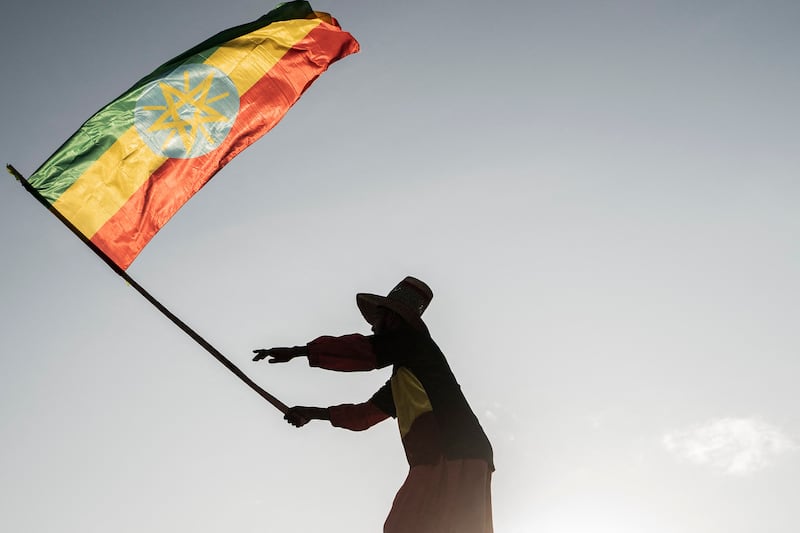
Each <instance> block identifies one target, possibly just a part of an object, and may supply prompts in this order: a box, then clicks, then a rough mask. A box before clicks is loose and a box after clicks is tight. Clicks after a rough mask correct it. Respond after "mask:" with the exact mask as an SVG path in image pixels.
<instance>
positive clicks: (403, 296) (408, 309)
mask: <svg viewBox="0 0 800 533" xmlns="http://www.w3.org/2000/svg"><path fill="white" fill-rule="evenodd" d="M432 299H433V291H432V290H431V288H430V287H428V286H427V285H426V284H425V283H424V282H423V281H420V280H418V279H417V278H414V277H411V276H407V277H406V278H405V279H404V280H403V281H401V282H400V283H398V284H397V285H396V286H395V288H394V289H392V291H391V292H390V293H389V294H388V295H386V296H378V295H377V294H367V293H358V294H356V305H358V309H359V310H360V311H361V314H362V315H364V319H365V320H366V321H367V322H369V323H370V324H375V320H376V319H377V318H378V314H379V313H378V308H379V307H385V308H386V309H390V310H392V311H394V312H395V313H397V314H398V315H400V316H401V317H402V318H403V320H405V321H406V322H407V323H408V324H410V325H411V326H414V327H415V328H417V329H423V330H425V329H427V328H426V327H425V323H424V322H423V321H422V318H421V317H422V313H424V312H425V309H426V308H427V307H428V304H429V303H431V300H432Z"/></svg>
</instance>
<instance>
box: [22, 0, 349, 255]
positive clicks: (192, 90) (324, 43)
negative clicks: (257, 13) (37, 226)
mask: <svg viewBox="0 0 800 533" xmlns="http://www.w3.org/2000/svg"><path fill="white" fill-rule="evenodd" d="M358 49H359V45H358V42H357V41H356V40H355V39H354V38H353V37H352V36H351V35H350V34H349V33H347V32H345V31H342V29H341V28H340V27H339V25H338V23H337V22H336V20H335V19H333V18H332V17H331V16H330V15H328V14H326V13H318V12H314V11H313V10H312V9H311V6H310V5H309V4H308V3H307V2H303V1H295V2H288V3H286V4H282V5H280V6H279V7H277V8H276V9H274V10H273V11H271V12H270V13H268V14H266V15H264V16H263V17H261V18H259V19H258V20H256V21H253V22H251V23H249V24H244V25H241V26H237V27H235V28H231V29H229V30H225V31H223V32H220V33H218V34H217V35H215V36H213V37H211V38H210V39H208V40H206V41H204V42H203V43H201V44H199V45H197V46H196V47H194V48H192V49H191V50H188V51H187V52H185V53H183V54H181V55H179V56H178V57H176V58H174V59H172V60H170V61H168V62H167V63H165V64H164V65H162V66H160V67H159V68H158V69H156V70H155V71H154V72H153V73H151V74H149V75H148V76H146V77H144V78H143V79H142V80H140V81H139V82H138V83H136V84H135V85H134V86H133V87H132V88H131V89H129V90H128V91H127V92H125V93H124V94H123V95H122V96H120V97H119V98H117V99H116V100H114V101H113V102H111V103H110V104H108V105H106V106H105V107H104V108H103V109H101V110H100V111H98V112H97V113H96V114H95V115H94V116H92V117H91V118H90V119H89V120H87V121H86V122H85V123H84V124H83V126H81V128H80V129H79V130H78V131H77V132H76V133H75V134H73V135H72V137H70V138H69V139H68V140H67V141H66V142H65V143H64V144H63V145H62V146H61V147H60V148H59V149H58V150H57V151H56V152H55V153H54V154H53V155H52V156H51V157H50V159H48V160H47V161H46V162H45V163H44V164H43V165H42V166H41V167H39V169H38V170H37V171H36V172H35V173H33V174H32V175H31V176H30V178H29V179H28V182H29V183H30V184H31V186H32V187H33V188H34V189H35V190H36V191H37V192H38V193H39V195H40V196H41V197H42V198H43V199H44V200H46V201H47V202H49V203H50V204H51V206H52V207H53V208H54V209H55V210H57V211H58V212H59V213H60V214H61V215H62V216H63V218H65V219H66V220H67V221H68V222H69V223H71V224H72V225H73V226H74V227H75V228H76V229H77V230H78V231H79V232H80V233H82V234H83V235H84V236H86V238H87V239H89V240H90V241H91V242H92V243H93V244H94V245H96V247H97V248H99V249H100V250H101V251H102V252H103V253H105V254H106V255H107V256H108V258H109V259H110V260H111V261H113V262H114V263H115V264H116V265H117V266H119V267H120V268H122V269H123V270H124V269H127V268H128V266H130V264H131V262H132V261H133V260H134V259H135V258H136V256H137V255H138V254H139V252H141V250H142V249H143V248H144V246H145V245H147V243H148V242H149V241H150V239H151V238H152V237H153V236H154V235H155V234H156V232H158V230H159V229H161V227H163V226H164V224H166V223H167V221H168V220H169V219H170V218H171V217H172V216H173V215H174V214H175V212H177V211H178V209H180V208H181V206H183V204H184V203H185V202H186V201H187V200H189V198H191V197H192V196H193V195H194V194H195V193H196V192H197V191H198V190H199V189H200V188H201V187H202V186H203V185H205V183H206V182H208V180H209V179H211V177H212V176H214V174H215V173H216V172H218V171H219V170H220V169H221V168H222V167H223V166H225V164H227V163H228V162H229V161H230V160H231V159H232V158H234V157H235V156H236V155H237V154H239V153H240V152H241V151H242V150H244V149H245V148H247V147H248V146H249V145H250V144H252V143H253V142H255V141H256V140H257V139H259V138H260V137H261V136H263V135H264V134H265V133H267V131H269V130H270V129H271V128H272V127H273V126H275V124H277V123H278V121H280V119H281V118H282V117H283V115H284V114H285V113H286V112H287V111H288V109H289V108H290V107H291V106H292V105H293V104H294V103H295V102H296V101H297V100H298V99H299V98H300V96H301V95H302V93H303V92H304V91H305V90H306V89H307V88H308V87H309V86H310V85H311V83H312V82H313V81H314V80H315V79H316V78H317V77H318V76H319V75H320V74H322V73H323V72H324V71H325V70H326V69H327V68H328V66H329V65H330V64H331V63H333V62H335V61H337V60H338V59H341V58H342V57H345V56H347V55H349V54H352V53H355V52H357V51H358Z"/></svg>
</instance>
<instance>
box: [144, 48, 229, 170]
mask: <svg viewBox="0 0 800 533" xmlns="http://www.w3.org/2000/svg"><path fill="white" fill-rule="evenodd" d="M238 112H239V93H238V91H237V90H236V86H235V85H234V84H233V82H232V81H231V79H230V78H229V77H228V76H227V75H225V73H224V72H222V71H221V70H219V69H218V68H215V67H212V66H210V65H205V64H202V63H196V64H189V65H181V66H180V67H178V68H177V69H175V70H174V71H172V72H171V73H169V74H167V75H166V76H164V77H162V78H159V79H158V80H156V81H154V82H152V83H151V84H150V85H149V86H148V87H147V88H146V89H145V90H144V92H143V93H142V95H141V96H140V97H139V99H138V100H137V101H136V108H135V109H134V123H135V124H136V129H137V130H138V132H139V135H140V136H141V138H142V139H143V140H144V142H145V143H147V145H148V146H149V147H150V148H151V149H152V150H153V151H154V152H155V153H157V154H160V155H162V156H164V157H171V158H177V159H190V158H192V157H197V156H201V155H203V154H207V153H208V152H210V151H212V150H214V149H215V148H216V147H217V146H219V145H220V144H221V143H222V141H224V140H225V137H227V136H228V133H229V132H230V131H231V126H233V123H234V121H235V120H236V114H237V113H238Z"/></svg>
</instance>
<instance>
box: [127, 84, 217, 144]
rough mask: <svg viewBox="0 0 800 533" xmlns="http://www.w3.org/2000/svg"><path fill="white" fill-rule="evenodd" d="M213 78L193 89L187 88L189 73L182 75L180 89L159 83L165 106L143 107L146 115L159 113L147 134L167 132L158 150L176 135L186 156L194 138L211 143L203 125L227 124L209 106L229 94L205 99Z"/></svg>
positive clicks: (188, 86)
mask: <svg viewBox="0 0 800 533" xmlns="http://www.w3.org/2000/svg"><path fill="white" fill-rule="evenodd" d="M213 79H214V76H213V74H209V75H208V76H206V77H205V78H203V79H202V80H201V81H200V82H199V83H198V84H197V85H196V86H195V87H191V83H190V81H189V71H188V70H186V71H184V73H183V89H180V88H177V87H174V86H172V85H169V84H167V83H164V82H160V83H159V88H160V89H161V93H162V95H163V96H164V102H166V105H163V106H162V105H151V106H143V107H142V109H143V110H146V111H163V113H162V114H161V116H159V117H158V118H157V119H156V120H155V121H154V122H153V124H152V125H151V126H150V127H149V128H148V129H149V130H150V131H153V132H155V131H160V130H167V131H168V135H167V138H166V140H165V141H164V143H163V146H162V148H163V149H166V148H167V146H168V145H169V143H170V141H172V139H173V138H174V137H175V136H176V135H179V136H180V139H181V141H182V143H183V146H184V149H185V150H186V153H190V152H191V151H192V148H193V147H194V145H195V143H196V142H197V137H198V135H203V137H205V138H206V140H207V141H208V142H209V143H213V139H212V137H211V134H210V133H209V131H208V129H207V128H206V126H205V125H206V124H208V123H211V122H227V121H228V117H226V116H225V115H223V114H222V113H220V112H219V111H217V110H216V109H214V108H213V107H211V104H213V103H214V102H216V101H218V100H221V99H223V98H225V97H227V96H228V94H229V93H227V92H225V93H221V94H217V95H215V96H213V97H210V98H209V90H210V89H211V82H212V81H213Z"/></svg>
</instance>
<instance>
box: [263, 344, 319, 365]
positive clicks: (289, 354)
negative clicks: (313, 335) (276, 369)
mask: <svg viewBox="0 0 800 533" xmlns="http://www.w3.org/2000/svg"><path fill="white" fill-rule="evenodd" d="M253 353H254V354H256V355H255V357H253V361H261V360H262V359H265V358H267V357H269V360H268V361H267V362H269V363H288V362H289V361H291V360H292V359H294V358H295V357H308V348H307V347H305V346H292V347H291V348H288V347H277V348H259V349H258V350H253Z"/></svg>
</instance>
